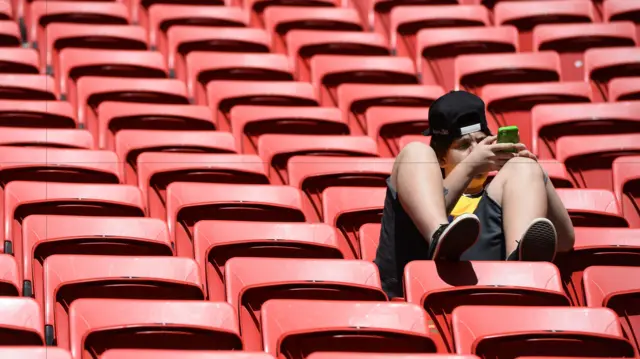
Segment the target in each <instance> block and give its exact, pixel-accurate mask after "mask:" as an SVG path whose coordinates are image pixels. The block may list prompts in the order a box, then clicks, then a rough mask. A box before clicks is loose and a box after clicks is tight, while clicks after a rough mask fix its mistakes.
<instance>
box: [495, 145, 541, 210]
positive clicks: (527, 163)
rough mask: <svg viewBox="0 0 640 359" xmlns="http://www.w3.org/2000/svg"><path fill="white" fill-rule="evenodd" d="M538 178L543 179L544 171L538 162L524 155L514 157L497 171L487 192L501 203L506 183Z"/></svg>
mask: <svg viewBox="0 0 640 359" xmlns="http://www.w3.org/2000/svg"><path fill="white" fill-rule="evenodd" d="M538 179H539V180H540V181H544V172H543V170H542V167H540V164H539V163H538V162H536V161H535V160H532V159H530V158H526V157H514V158H512V159H510V160H509V161H508V162H507V163H506V164H505V165H504V166H503V167H502V168H501V169H500V171H498V173H497V174H496V176H495V178H494V179H493V180H492V181H491V183H490V184H489V186H488V188H487V193H488V194H489V196H490V197H491V198H492V199H493V200H494V201H496V202H497V203H498V204H500V205H501V204H502V193H503V191H504V186H505V185H506V184H507V183H510V182H511V183H518V184H522V183H531V182H532V181H536V180H538ZM514 181H515V182H514Z"/></svg>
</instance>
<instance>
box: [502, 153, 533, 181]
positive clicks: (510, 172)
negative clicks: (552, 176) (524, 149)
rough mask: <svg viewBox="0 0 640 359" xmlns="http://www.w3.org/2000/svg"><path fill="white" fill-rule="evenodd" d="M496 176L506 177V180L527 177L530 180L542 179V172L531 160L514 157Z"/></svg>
mask: <svg viewBox="0 0 640 359" xmlns="http://www.w3.org/2000/svg"><path fill="white" fill-rule="evenodd" d="M498 174H503V175H506V176H507V177H508V178H510V177H513V176H517V177H527V178H530V179H531V180H536V179H538V177H539V179H541V180H542V179H543V171H542V167H540V164H539V163H538V162H537V161H536V160H533V159H531V158H526V157H514V158H512V159H510V160H509V161H508V162H507V163H506V164H505V165H504V167H502V169H501V170H500V171H499V172H498Z"/></svg>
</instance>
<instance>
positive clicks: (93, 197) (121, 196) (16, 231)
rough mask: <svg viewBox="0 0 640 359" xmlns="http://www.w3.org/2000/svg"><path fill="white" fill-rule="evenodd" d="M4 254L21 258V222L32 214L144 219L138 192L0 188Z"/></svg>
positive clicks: (22, 184) (95, 187) (49, 185)
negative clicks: (2, 192) (2, 201)
mask: <svg viewBox="0 0 640 359" xmlns="http://www.w3.org/2000/svg"><path fill="white" fill-rule="evenodd" d="M4 198H5V201H4V207H3V209H2V212H3V214H2V217H1V218H2V226H3V227H4V232H3V233H4V253H10V254H13V255H15V256H16V258H21V257H22V255H23V252H22V222H23V220H24V219H25V218H26V217H27V216H29V215H33V214H48V215H77V216H91V217H99V216H112V217H114V216H123V217H144V215H145V208H144V205H143V203H142V198H141V195H140V190H139V189H138V188H136V187H133V186H126V185H120V184H84V183H57V182H29V181H13V182H11V183H9V184H7V185H6V186H5V188H4Z"/></svg>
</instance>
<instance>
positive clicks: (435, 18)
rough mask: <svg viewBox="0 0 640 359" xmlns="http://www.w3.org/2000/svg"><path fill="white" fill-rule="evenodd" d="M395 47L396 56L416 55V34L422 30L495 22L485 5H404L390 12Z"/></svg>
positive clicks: (392, 45) (484, 24) (393, 46)
mask: <svg viewBox="0 0 640 359" xmlns="http://www.w3.org/2000/svg"><path fill="white" fill-rule="evenodd" d="M389 21H390V22H391V25H390V29H389V31H390V32H391V40H390V42H391V47H392V48H394V49H396V55H398V56H408V57H411V58H413V57H415V55H416V47H415V44H416V34H417V33H418V32H419V31H420V30H422V29H429V28H445V27H476V26H488V25H490V24H491V19H490V14H489V11H488V10H487V8H485V7H484V6H481V5H437V6H429V5H416V6H412V5H406V6H405V5H403V6H398V7H394V8H393V9H392V10H391V13H390V20H389Z"/></svg>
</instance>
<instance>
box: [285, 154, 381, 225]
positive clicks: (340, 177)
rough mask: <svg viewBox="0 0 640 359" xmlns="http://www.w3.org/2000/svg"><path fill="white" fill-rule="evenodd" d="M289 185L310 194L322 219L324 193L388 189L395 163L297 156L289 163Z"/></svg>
mask: <svg viewBox="0 0 640 359" xmlns="http://www.w3.org/2000/svg"><path fill="white" fill-rule="evenodd" d="M287 167H288V171H287V172H288V175H289V178H288V183H289V185H290V186H294V187H297V188H300V189H301V190H302V191H304V193H305V194H306V195H307V197H308V198H309V200H310V201H311V204H312V205H313V207H314V209H315V210H316V213H317V214H318V216H322V193H323V192H324V190H325V189H327V188H329V187H335V186H340V187H386V179H387V177H389V176H390V175H391V169H392V167H393V160H390V159H383V158H356V157H332V156H294V157H291V158H290V159H289V161H288V166H287Z"/></svg>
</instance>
